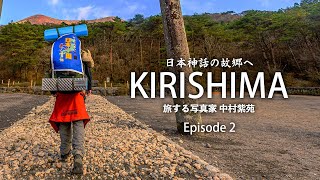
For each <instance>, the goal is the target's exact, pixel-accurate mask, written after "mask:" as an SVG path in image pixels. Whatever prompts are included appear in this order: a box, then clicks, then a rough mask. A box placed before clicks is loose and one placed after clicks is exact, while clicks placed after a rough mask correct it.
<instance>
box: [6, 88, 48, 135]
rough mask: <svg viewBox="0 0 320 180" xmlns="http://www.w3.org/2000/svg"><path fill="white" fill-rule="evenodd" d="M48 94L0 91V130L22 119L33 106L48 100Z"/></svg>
mask: <svg viewBox="0 0 320 180" xmlns="http://www.w3.org/2000/svg"><path fill="white" fill-rule="evenodd" d="M48 99H49V97H48V96H39V95H30V94H22V93H14V94H9V93H5V94H2V93H0V131H2V130H3V129H5V128H7V127H9V126H10V125H11V124H13V123H14V122H15V121H17V120H19V119H21V118H23V117H24V115H26V114H27V113H28V112H29V111H30V110H31V109H32V108H34V107H36V106H39V105H42V104H44V103H45V102H47V101H48Z"/></svg>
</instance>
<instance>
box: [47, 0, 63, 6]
mask: <svg viewBox="0 0 320 180" xmlns="http://www.w3.org/2000/svg"><path fill="white" fill-rule="evenodd" d="M59 1H60V0H49V4H50V5H53V6H55V5H57V4H58V3H59Z"/></svg>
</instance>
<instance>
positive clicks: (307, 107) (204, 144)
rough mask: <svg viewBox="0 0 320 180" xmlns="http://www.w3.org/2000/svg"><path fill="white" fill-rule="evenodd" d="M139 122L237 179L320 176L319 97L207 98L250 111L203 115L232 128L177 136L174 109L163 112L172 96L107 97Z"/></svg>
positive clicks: (170, 101) (204, 117)
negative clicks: (251, 109)
mask: <svg viewBox="0 0 320 180" xmlns="http://www.w3.org/2000/svg"><path fill="white" fill-rule="evenodd" d="M107 99H108V100H109V101H111V102H112V103H114V104H116V105H118V106H119V107H121V108H122V109H124V110H125V111H126V112H128V113H129V114H132V115H133V116H134V117H136V118H137V119H139V120H140V121H143V122H145V123H146V124H148V125H150V126H151V127H152V128H153V129H155V130H157V131H158V132H162V133H163V134H165V135H166V136H167V137H170V138H171V139H173V140H174V141H176V142H178V143H180V144H181V145H182V146H183V147H185V148H186V149H188V150H191V151H192V152H194V153H195V154H197V155H198V156H200V157H201V158H203V159H204V160H206V161H207V162H209V163H211V164H213V165H215V166H217V167H218V168H220V169H222V170H223V171H225V172H227V173H229V174H231V175H233V176H234V177H236V178H237V179H251V178H255V179H257V178H261V177H264V178H265V179H320V156H319V154H320V97H312V96H290V97H289V99H287V100H283V99H281V98H274V99H272V100H265V99H264V100H261V99H260V100H256V99H255V100H252V99H244V100H239V99H238V100H229V99H228V100H222V99H220V98H214V99H211V100H208V99H201V100H200V102H201V103H214V104H223V103H225V104H229V103H244V104H247V103H253V104H255V105H256V113H255V114H228V113H227V114H222V113H221V112H220V113H219V112H218V113H217V114H203V122H204V124H214V123H216V122H220V123H224V124H228V123H230V122H235V123H236V133H207V134H202V135H200V136H191V137H189V136H181V135H178V134H176V133H175V132H176V131H175V118H174V115H173V114H163V113H162V110H163V109H162V106H163V104H165V103H172V100H171V99H164V100H161V99H156V100H150V99H149V100H147V99H142V98H137V99H130V98H129V97H107Z"/></svg>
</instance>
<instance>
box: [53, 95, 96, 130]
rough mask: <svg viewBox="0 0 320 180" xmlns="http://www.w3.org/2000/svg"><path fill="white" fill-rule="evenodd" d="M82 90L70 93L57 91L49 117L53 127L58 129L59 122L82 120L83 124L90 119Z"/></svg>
mask: <svg viewBox="0 0 320 180" xmlns="http://www.w3.org/2000/svg"><path fill="white" fill-rule="evenodd" d="M84 96H85V95H84V93H83V92H75V93H70V94H64V93H59V92H58V93H57V97H56V103H55V105H54V110H53V112H52V115H51V117H50V119H49V122H50V124H51V126H52V127H53V129H54V130H55V131H56V132H58V131H59V123H68V122H73V121H83V125H84V126H86V124H87V123H88V122H89V121H90V117H89V115H88V113H87V110H86V106H85V101H84Z"/></svg>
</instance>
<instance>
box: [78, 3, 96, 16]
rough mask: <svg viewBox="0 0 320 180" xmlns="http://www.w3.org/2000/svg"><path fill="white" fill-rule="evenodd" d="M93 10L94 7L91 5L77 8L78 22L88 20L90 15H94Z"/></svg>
mask: <svg viewBox="0 0 320 180" xmlns="http://www.w3.org/2000/svg"><path fill="white" fill-rule="evenodd" d="M93 9H94V7H93V6H91V5H89V6H85V7H79V8H77V10H76V11H77V12H78V16H77V19H78V20H85V19H88V17H89V15H90V14H92V11H93Z"/></svg>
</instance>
